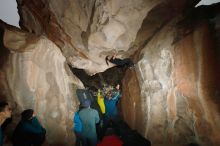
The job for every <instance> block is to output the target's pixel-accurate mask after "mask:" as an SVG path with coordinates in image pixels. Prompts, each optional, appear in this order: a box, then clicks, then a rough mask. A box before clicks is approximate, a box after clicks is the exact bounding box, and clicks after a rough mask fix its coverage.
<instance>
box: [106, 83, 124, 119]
mask: <svg viewBox="0 0 220 146" xmlns="http://www.w3.org/2000/svg"><path fill="white" fill-rule="evenodd" d="M120 97H121V94H120V84H119V83H117V84H116V86H115V89H114V90H113V91H109V92H108V94H107V95H106V96H105V100H104V102H105V110H106V111H105V114H106V118H107V119H114V118H116V116H117V114H118V111H117V102H118V100H119V98H120Z"/></svg>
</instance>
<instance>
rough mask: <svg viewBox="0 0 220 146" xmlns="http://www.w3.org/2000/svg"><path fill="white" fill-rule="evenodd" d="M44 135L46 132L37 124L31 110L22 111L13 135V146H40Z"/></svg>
mask: <svg viewBox="0 0 220 146" xmlns="http://www.w3.org/2000/svg"><path fill="white" fill-rule="evenodd" d="M45 135H46V130H45V129H44V128H43V127H42V126H41V124H40V123H39V121H38V119H37V118H36V116H35V114H34V111H33V109H27V110H24V111H23V112H22V113H21V121H20V122H19V123H18V125H17V126H16V128H15V131H14V133H13V146H41V145H42V144H43V142H44V140H45Z"/></svg>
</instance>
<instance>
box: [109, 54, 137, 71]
mask: <svg viewBox="0 0 220 146" xmlns="http://www.w3.org/2000/svg"><path fill="white" fill-rule="evenodd" d="M105 61H106V64H107V65H109V62H111V63H113V64H115V65H117V66H119V67H123V66H127V67H129V68H132V67H134V63H133V61H132V60H131V59H130V58H124V59H121V58H117V57H116V54H114V55H113V56H110V55H108V56H106V57H105Z"/></svg>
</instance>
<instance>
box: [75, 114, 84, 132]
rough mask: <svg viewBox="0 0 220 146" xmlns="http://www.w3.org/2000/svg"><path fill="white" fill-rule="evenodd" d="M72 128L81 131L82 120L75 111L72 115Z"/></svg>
mask: <svg viewBox="0 0 220 146" xmlns="http://www.w3.org/2000/svg"><path fill="white" fill-rule="evenodd" d="M73 122H74V128H73V131H76V132H82V121H81V119H80V116H79V112H76V113H75V115H74V117H73Z"/></svg>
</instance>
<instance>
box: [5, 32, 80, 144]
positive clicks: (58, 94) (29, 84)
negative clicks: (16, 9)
mask: <svg viewBox="0 0 220 146" xmlns="http://www.w3.org/2000/svg"><path fill="white" fill-rule="evenodd" d="M4 44H5V46H6V47H7V48H10V51H11V53H10V54H9V57H8V62H7V67H6V68H5V69H4V71H5V74H6V78H7V80H6V83H7V84H8V88H9V91H10V94H11V97H13V98H11V103H12V105H17V106H16V107H15V106H14V107H13V108H16V109H17V112H16V113H15V114H18V113H20V112H21V111H22V110H24V109H27V108H33V109H34V110H35V112H36V114H37V116H38V118H39V119H40V121H41V123H42V125H43V126H44V127H45V128H46V129H47V140H48V142H49V143H68V144H73V141H74V136H73V132H72V130H71V129H72V126H73V124H72V116H73V112H74V111H75V110H76V108H77V103H78V101H77V98H76V95H75V89H76V88H77V87H78V88H82V87H83V85H82V83H81V82H80V80H78V79H77V78H76V77H74V76H73V75H71V74H68V72H67V68H66V67H65V64H66V63H65V61H66V59H65V57H64V56H63V55H62V53H61V51H60V50H59V48H58V47H57V46H56V45H55V44H54V43H53V42H51V41H50V40H48V39H47V38H46V37H44V36H40V37H36V36H34V35H30V34H28V33H24V32H18V31H11V30H7V29H6V30H5V33H4ZM15 46H16V47H15ZM13 103H15V104H13ZM14 117H16V116H14ZM14 120H16V118H14ZM14 122H15V121H14Z"/></svg>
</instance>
